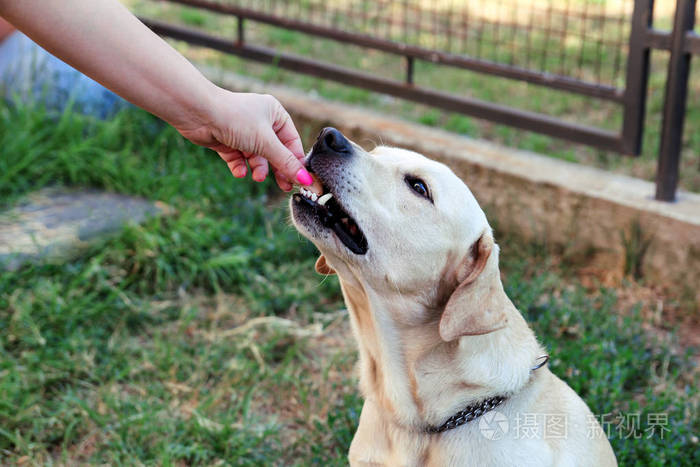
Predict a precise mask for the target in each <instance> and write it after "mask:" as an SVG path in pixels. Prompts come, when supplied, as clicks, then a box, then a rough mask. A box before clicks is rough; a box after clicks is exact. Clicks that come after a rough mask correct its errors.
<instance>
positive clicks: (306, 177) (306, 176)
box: [297, 168, 314, 186]
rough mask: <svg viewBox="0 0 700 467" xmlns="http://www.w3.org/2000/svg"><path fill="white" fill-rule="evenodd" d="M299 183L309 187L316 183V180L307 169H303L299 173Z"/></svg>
mask: <svg viewBox="0 0 700 467" xmlns="http://www.w3.org/2000/svg"><path fill="white" fill-rule="evenodd" d="M297 182H299V183H301V184H302V185H306V186H308V185H311V184H312V183H313V182H314V179H313V178H311V174H310V173H309V172H307V171H306V169H304V168H301V169H299V172H297Z"/></svg>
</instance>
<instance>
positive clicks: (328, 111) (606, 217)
mask: <svg viewBox="0 0 700 467" xmlns="http://www.w3.org/2000/svg"><path fill="white" fill-rule="evenodd" d="M200 68H201V69H202V71H203V72H204V73H205V74H206V75H207V76H208V77H209V78H210V79H212V80H213V81H214V82H216V83H218V84H219V85H221V86H223V87H226V88H229V89H233V90H246V91H252V92H261V93H269V94H273V95H274V96H275V97H277V98H278V99H279V100H280V102H282V103H283V104H284V106H285V107H286V108H287V110H288V111H289V113H290V114H291V115H292V117H293V118H294V121H295V122H296V123H297V125H302V124H305V125H311V126H316V127H318V128H319V129H320V128H322V127H324V126H335V127H336V128H338V129H339V130H341V131H343V133H345V134H346V135H347V136H348V137H350V138H351V139H353V140H354V141H355V142H357V143H358V144H360V145H362V146H365V147H367V146H368V145H369V146H371V145H372V144H376V142H381V143H382V144H385V145H391V146H400V147H404V148H408V149H412V150H414V151H417V152H420V153H422V154H425V155H427V156H429V157H431V158H434V159H437V160H439V161H441V162H444V163H445V164H447V165H449V166H450V167H451V168H452V169H453V170H454V171H455V173H457V174H458V175H459V176H460V177H462V179H463V180H465V182H467V184H468V185H469V187H470V188H471V190H472V192H473V193H474V195H475V196H476V198H477V199H478V200H479V202H480V203H481V205H482V206H483V207H484V209H485V210H486V212H487V215H488V216H489V220H490V221H491V222H492V224H494V225H495V226H496V227H497V229H498V230H501V231H512V232H516V233H517V234H518V235H520V236H522V237H524V239H526V240H530V241H537V242H539V243H542V244H545V245H547V246H548V247H550V248H556V249H558V250H559V251H560V252H564V253H566V255H567V256H568V257H570V258H575V259H576V260H578V261H579V262H580V263H582V264H584V265H585V266H586V267H587V269H589V270H592V271H594V272H596V273H597V275H599V276H602V277H603V278H604V279H605V280H606V281H607V282H610V281H619V280H620V279H622V277H623V276H624V275H625V273H626V272H629V271H634V270H636V271H637V273H638V274H640V275H641V276H642V277H643V278H644V280H645V281H646V283H648V284H653V285H658V286H660V287H663V288H665V289H667V290H669V291H671V292H673V293H674V294H682V296H683V297H684V298H691V299H693V298H694V299H695V300H696V303H700V292H699V291H698V285H700V194H696V193H689V192H683V191H681V192H680V193H679V195H678V201H677V202H676V203H672V204H669V203H662V202H658V201H655V200H654V199H653V193H654V184H653V183H650V182H647V181H644V180H640V179H635V178H632V177H627V176H624V175H619V174H614V173H611V172H607V171H604V170H601V169H597V168H593V167H587V166H583V165H578V164H574V163H570V162H566V161H561V160H557V159H552V158H549V157H545V156H541V155H538V154H534V153H531V152H527V151H522V150H517V149H513V148H507V147H503V146H499V145H497V144H493V143H489V142H485V141H478V140H474V139H470V138H466V137H463V136H459V135H455V134H453V133H448V132H445V131H442V130H438V129H434V128H429V127H425V126H422V125H418V124H414V123H410V122H406V121H403V120H399V119H395V118H391V117H387V116H385V115H380V114H377V113H375V112H372V111H368V110H365V109H360V108H357V107H354V106H351V105H348V104H344V103H338V102H329V101H326V100H322V99H318V98H314V97H311V96H308V95H305V94H303V93H301V92H298V91H293V90H290V89H289V88H285V87H281V86H274V85H269V84H264V85H263V84H262V83H260V82H258V81H255V80H251V79H248V78H244V77H241V76H240V75H236V74H232V73H229V72H226V71H224V70H221V69H217V68H210V67H205V66H202V67H200ZM368 143H369V144H368Z"/></svg>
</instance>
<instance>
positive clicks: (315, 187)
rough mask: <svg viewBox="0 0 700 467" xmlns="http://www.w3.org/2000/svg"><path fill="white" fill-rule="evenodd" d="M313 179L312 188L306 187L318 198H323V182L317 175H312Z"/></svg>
mask: <svg viewBox="0 0 700 467" xmlns="http://www.w3.org/2000/svg"><path fill="white" fill-rule="evenodd" d="M311 178H313V179H314V182H313V183H312V184H311V185H310V186H308V187H306V189H307V190H309V191H310V192H312V193H314V194H315V195H316V196H321V195H322V194H323V185H321V181H320V180H319V179H318V177H317V176H316V175H315V174H311Z"/></svg>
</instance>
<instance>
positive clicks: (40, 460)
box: [0, 106, 700, 466]
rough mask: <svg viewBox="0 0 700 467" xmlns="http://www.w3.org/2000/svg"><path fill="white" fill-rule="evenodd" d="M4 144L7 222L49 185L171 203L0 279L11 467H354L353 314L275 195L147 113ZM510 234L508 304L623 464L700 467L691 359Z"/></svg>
mask: <svg viewBox="0 0 700 467" xmlns="http://www.w3.org/2000/svg"><path fill="white" fill-rule="evenodd" d="M302 130H303V133H304V136H305V138H306V141H309V140H310V135H311V134H312V133H313V132H315V131H316V130H317V129H315V128H303V129H302ZM0 147H2V148H3V151H2V157H1V158H0V200H1V201H0V208H6V207H8V206H11V205H13V204H14V203H16V202H17V200H19V199H21V197H22V196H23V195H25V194H26V193H28V192H30V191H32V190H35V189H37V188H40V187H42V186H46V185H65V186H71V187H72V186H75V187H97V188H102V189H105V190H110V191H114V192H120V193H128V194H134V195H140V196H143V197H146V198H150V199H154V200H160V201H163V202H166V203H168V204H169V205H171V206H172V207H173V208H174V213H173V214H171V215H168V216H166V217H164V218H161V219H154V220H151V221H149V222H147V223H145V224H144V225H141V226H135V225H131V226H126V227H125V228H124V229H123V230H122V231H121V232H120V233H119V234H118V235H116V236H113V237H111V238H109V239H105V240H104V241H103V242H102V243H100V244H99V245H96V246H94V247H91V248H90V249H89V250H87V251H85V252H84V253H83V254H82V256H80V257H79V258H77V259H75V260H73V261H71V262H67V263H61V264H36V265H30V266H25V267H23V268H22V269H19V270H17V271H14V272H3V273H2V274H1V275H0V464H9V465H44V464H64V465H75V464H77V463H101V464H109V465H114V464H126V465H134V464H145V465H244V466H260V465H299V466H302V465H345V454H346V452H347V449H348V446H349V443H350V440H351V438H352V435H353V432H354V429H355V426H356V424H357V421H358V415H359V411H360V408H361V404H362V401H361V398H360V397H359V395H358V391H357V387H356V379H355V374H354V370H353V368H354V363H355V361H356V354H355V351H354V345H353V342H352V339H351V335H350V331H349V326H348V318H347V313H346V312H344V311H343V303H342V299H341V296H340V291H339V287H338V284H337V280H336V279H335V278H333V277H329V278H325V279H324V278H322V277H320V276H318V275H316V274H315V273H314V272H313V263H314V260H315V258H316V252H315V249H314V247H313V246H312V245H311V244H310V243H309V242H307V241H306V240H304V239H302V238H301V237H300V236H299V235H298V234H297V233H296V232H295V231H294V229H293V228H292V227H291V226H290V225H289V222H288V213H287V210H286V204H285V201H286V199H285V198H286V197H285V196H282V195H281V194H280V193H279V191H278V190H277V189H276V188H275V186H274V185H273V184H272V183H271V182H266V183H264V184H256V183H252V182H250V181H240V180H235V179H233V178H232V177H231V176H230V174H229V173H228V172H227V169H226V166H225V165H224V164H223V163H222V162H221V161H220V160H219V159H218V157H217V156H216V155H215V154H213V153H210V152H207V151H205V150H203V149H201V148H197V147H194V146H192V145H191V144H189V143H188V142H186V141H185V140H183V139H182V138H181V137H180V136H179V135H178V134H177V133H176V132H175V131H174V130H172V129H170V128H167V127H164V126H163V125H162V124H161V123H159V122H158V121H157V120H156V119H154V118H152V117H150V116H148V115H147V114H145V113H143V112H141V111H136V110H126V111H124V112H122V113H120V114H119V115H117V117H116V118H115V119H113V120H112V121H107V122H103V121H96V120H94V119H91V118H89V117H84V116H79V115H76V114H74V113H71V112H70V111H67V112H65V113H63V114H62V115H50V114H48V113H47V112H45V111H43V110H41V109H38V108H31V107H19V108H15V107H8V106H3V107H2V108H0ZM497 239H498V240H499V241H500V243H501V245H502V258H503V261H502V269H503V271H504V275H505V284H506V289H507V292H508V294H509V295H510V296H511V297H512V299H513V301H514V302H515V304H516V305H517V306H518V308H519V309H520V310H521V311H522V312H523V313H524V315H525V316H526V318H527V320H528V321H529V322H530V323H531V325H532V326H533V328H534V329H535V331H536V333H537V335H538V336H539V337H540V339H541V340H542V342H543V343H544V345H545V346H546V347H547V349H548V351H549V353H550V354H551V356H552V360H551V362H550V366H551V368H552V370H553V371H554V372H555V373H556V374H558V375H559V376H561V377H562V378H564V379H565V380H566V381H567V382H568V383H569V384H570V385H571V386H572V387H573V388H574V389H575V390H576V391H577V392H578V393H579V394H580V395H581V396H582V397H583V398H584V399H585V400H586V402H587V403H588V404H589V406H590V407H591V409H592V410H593V412H594V413H596V414H599V415H600V416H601V417H602V418H603V421H604V422H605V423H606V426H607V428H609V432H610V433H609V436H610V439H611V442H612V444H613V447H614V449H615V452H616V454H617V456H618V460H619V461H620V464H621V465H639V466H661V465H668V464H673V465H687V466H694V465H700V445H699V444H698V434H700V417H699V416H698V389H697V378H695V377H694V376H693V374H694V367H693V361H692V360H691V359H690V358H689V357H688V356H687V355H685V354H684V353H683V352H681V351H678V350H677V349H678V346H677V342H676V338H675V337H674V333H673V331H672V330H658V329H652V328H650V327H649V326H648V323H646V322H645V320H644V319H643V316H644V313H643V312H642V310H644V309H645V307H647V306H649V304H648V303H644V302H640V303H638V304H633V305H629V303H630V302H629V300H625V301H620V300H618V299H617V292H616V291H615V290H612V289H606V288H594V289H591V288H588V289H584V288H583V287H581V286H580V285H578V283H577V280H576V278H575V277H574V276H572V275H571V274H569V273H567V272H566V270H562V268H560V267H559V266H558V263H557V262H556V260H555V259H554V258H551V257H548V256H545V255H544V254H543V253H541V251H542V249H540V248H538V246H537V245H529V246H528V245H521V244H518V243H517V239H508V238H502V237H501V236H499V235H498V232H497ZM652 305H653V304H652Z"/></svg>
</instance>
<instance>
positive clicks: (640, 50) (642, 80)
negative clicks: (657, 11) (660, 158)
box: [622, 0, 654, 155]
mask: <svg viewBox="0 0 700 467" xmlns="http://www.w3.org/2000/svg"><path fill="white" fill-rule="evenodd" d="M653 12H654V0H635V1H634V11H633V12H632V28H631V30H630V36H629V54H628V56H627V75H626V78H625V99H624V116H623V122H622V151H623V152H624V153H626V154H634V155H639V153H640V152H641V150H642V132H643V129H644V115H645V109H646V101H647V82H648V81H649V47H648V46H647V45H646V35H647V31H649V28H651V25H652V15H653Z"/></svg>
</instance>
